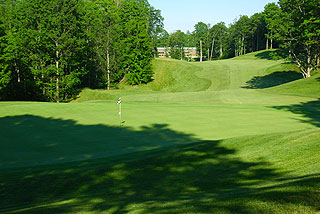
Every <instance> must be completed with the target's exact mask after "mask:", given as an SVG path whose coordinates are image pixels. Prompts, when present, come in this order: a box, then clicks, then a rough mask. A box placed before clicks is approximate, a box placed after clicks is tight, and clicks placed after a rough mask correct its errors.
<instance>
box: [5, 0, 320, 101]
mask: <svg viewBox="0 0 320 214" xmlns="http://www.w3.org/2000/svg"><path fill="white" fill-rule="evenodd" d="M319 17H320V2H319V1H318V0H280V1H279V2H278V4H275V3H270V4H267V5H266V6H265V9H264V11H263V12H260V13H256V14H254V15H253V16H251V17H248V16H245V15H244V16H240V17H239V18H238V19H236V20H235V21H234V23H232V24H230V25H229V26H226V24H225V23H223V22H220V23H217V24H215V25H213V26H211V25H209V24H205V23H203V22H198V23H197V24H196V25H195V26H194V31H193V32H187V33H184V32H182V31H181V30H178V31H176V32H174V33H171V34H169V33H168V32H166V31H165V30H164V28H163V17H162V16H161V13H160V11H159V10H157V9H155V8H154V7H152V6H151V5H150V4H149V3H148V1H147V0H53V1H47V0H0V42H1V43H0V100H41V101H55V102H60V101H61V102H65V101H70V100H72V99H74V98H75V97H76V96H77V95H78V94H79V92H80V90H81V89H82V88H84V87H90V88H104V89H110V88H111V87H116V86H117V84H119V83H121V82H127V83H128V84H131V85H137V84H144V83H147V82H149V81H151V80H152V75H153V72H152V67H151V61H152V59H153V58H154V57H156V56H157V47H170V55H171V57H172V58H175V59H184V58H185V55H184V50H183V48H184V47H196V48H197V50H198V53H199V56H200V61H202V59H206V60H213V59H223V58H231V57H234V56H240V55H243V54H246V53H248V52H253V51H258V50H262V49H272V48H279V47H280V48H281V50H283V51H284V52H287V53H288V54H290V56H291V58H292V60H293V61H295V62H296V63H297V65H298V66H299V68H300V70H301V73H302V74H303V76H304V77H310V76H311V72H312V71H313V70H316V69H317V68H318V67H319V55H320V54H319V53H320V50H319V49H320V19H319Z"/></svg>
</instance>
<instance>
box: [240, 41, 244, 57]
mask: <svg viewBox="0 0 320 214" xmlns="http://www.w3.org/2000/svg"><path fill="white" fill-rule="evenodd" d="M241 55H244V36H242V38H241Z"/></svg>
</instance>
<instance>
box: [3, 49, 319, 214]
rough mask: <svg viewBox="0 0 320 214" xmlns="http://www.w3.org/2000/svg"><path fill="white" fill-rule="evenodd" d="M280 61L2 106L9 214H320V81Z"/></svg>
mask: <svg viewBox="0 0 320 214" xmlns="http://www.w3.org/2000/svg"><path fill="white" fill-rule="evenodd" d="M271 55H272V51H268V52H264V51H262V52H258V53H252V54H248V55H245V56H241V57H238V58H234V59H229V60H222V61H214V62H204V63H187V62H181V61H176V60H167V59H157V60H155V61H154V71H155V76H154V78H155V79H154V81H153V82H152V83H150V84H148V85H146V86H141V87H128V86H125V85H122V86H120V89H119V90H112V91H104V90H90V89H85V90H84V91H83V92H82V94H81V96H80V98H79V100H78V103H65V104H55V103H38V102H1V103H0V130H1V135H0V199H1V200H0V213H59V214H60V213H77V214H80V213H139V214H140V213H141V214H142V213H159V214H162V213H201V214H204V213H228V214H229V213H317V212H319V211H320V206H319V204H320V185H319V184H320V165H319V162H320V155H319V154H320V144H319V142H320V128H319V127H320V110H319V109H320V102H319V98H320V91H319V90H320V89H319V88H320V87H319V83H320V82H319V74H316V75H315V76H314V77H312V78H310V79H307V80H302V79H300V80H296V79H297V78H299V74H297V73H295V72H296V70H297V68H296V67H294V66H293V65H290V64H286V63H285V62H284V61H283V60H270V57H269V56H271ZM287 79H290V80H292V82H287ZM119 97H122V100H123V103H122V112H123V120H125V123H124V126H123V127H122V129H120V128H119V122H120V121H119V115H118V111H119V106H118V105H117V104H116V100H117V99H118V98H119Z"/></svg>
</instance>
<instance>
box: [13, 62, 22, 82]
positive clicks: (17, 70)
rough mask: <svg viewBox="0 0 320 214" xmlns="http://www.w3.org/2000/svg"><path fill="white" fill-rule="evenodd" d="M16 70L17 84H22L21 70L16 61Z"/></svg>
mask: <svg viewBox="0 0 320 214" xmlns="http://www.w3.org/2000/svg"><path fill="white" fill-rule="evenodd" d="M14 69H15V70H16V73H17V82H21V79H20V70H19V67H18V65H17V62H16V60H14Z"/></svg>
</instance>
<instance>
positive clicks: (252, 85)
mask: <svg viewBox="0 0 320 214" xmlns="http://www.w3.org/2000/svg"><path fill="white" fill-rule="evenodd" d="M301 78H302V77H301V74H299V73H298V72H296V71H277V72H273V73H271V74H268V75H265V76H255V77H253V78H252V79H251V80H249V81H247V82H246V86H244V87H243V88H247V89H264V88H271V87H274V86H278V85H282V84H285V83H288V82H291V81H295V80H298V79H301Z"/></svg>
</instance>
